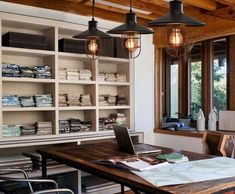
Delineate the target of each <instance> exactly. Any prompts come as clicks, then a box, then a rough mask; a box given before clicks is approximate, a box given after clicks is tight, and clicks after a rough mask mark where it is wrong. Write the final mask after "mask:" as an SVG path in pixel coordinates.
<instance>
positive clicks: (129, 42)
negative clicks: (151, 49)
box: [122, 33, 141, 59]
mask: <svg viewBox="0 0 235 194" xmlns="http://www.w3.org/2000/svg"><path fill="white" fill-rule="evenodd" d="M122 40H123V46H124V47H125V48H126V49H127V50H128V52H129V58H132V59H133V58H136V57H138V56H139V55H140V52H141V35H140V34H137V33H124V34H122Z"/></svg>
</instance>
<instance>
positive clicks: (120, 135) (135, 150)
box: [113, 125, 161, 154]
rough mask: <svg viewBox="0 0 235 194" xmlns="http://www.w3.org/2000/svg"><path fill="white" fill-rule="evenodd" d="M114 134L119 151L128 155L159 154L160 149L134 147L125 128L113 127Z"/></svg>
mask: <svg viewBox="0 0 235 194" xmlns="http://www.w3.org/2000/svg"><path fill="white" fill-rule="evenodd" d="M113 130H114V134H115V137H116V140H117V144H118V147H119V149H120V150H122V151H123V152H126V153H130V154H145V153H146V154H147V153H155V152H161V150H160V149H158V148H156V147H155V146H151V145H147V144H136V145H134V144H133V142H132V139H131V137H130V134H129V131H128V129H127V127H123V126H118V125H113Z"/></svg>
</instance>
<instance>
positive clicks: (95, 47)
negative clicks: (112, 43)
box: [73, 0, 111, 60]
mask: <svg viewBox="0 0 235 194" xmlns="http://www.w3.org/2000/svg"><path fill="white" fill-rule="evenodd" d="M94 15H95V0H93V1H92V20H91V21H89V22H88V30H86V31H84V32H81V33H79V34H77V35H75V36H74V37H73V38H78V39H85V40H86V44H85V46H86V49H85V50H86V55H87V57H88V58H91V59H93V60H95V59H97V58H99V57H100V50H101V47H100V43H101V39H102V38H111V36H110V35H109V34H106V33H104V32H102V31H100V30H98V29H97V23H98V22H97V21H95V19H94Z"/></svg>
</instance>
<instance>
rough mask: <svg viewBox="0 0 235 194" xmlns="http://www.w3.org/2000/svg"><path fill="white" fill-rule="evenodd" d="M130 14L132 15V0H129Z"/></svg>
mask: <svg viewBox="0 0 235 194" xmlns="http://www.w3.org/2000/svg"><path fill="white" fill-rule="evenodd" d="M130 12H131V13H132V0H130Z"/></svg>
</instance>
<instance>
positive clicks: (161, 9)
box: [3, 0, 235, 42]
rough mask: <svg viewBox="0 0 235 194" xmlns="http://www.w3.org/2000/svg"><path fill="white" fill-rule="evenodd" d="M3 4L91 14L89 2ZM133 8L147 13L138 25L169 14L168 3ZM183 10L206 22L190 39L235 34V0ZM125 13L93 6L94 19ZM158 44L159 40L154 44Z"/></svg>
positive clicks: (201, 2)
mask: <svg viewBox="0 0 235 194" xmlns="http://www.w3.org/2000/svg"><path fill="white" fill-rule="evenodd" d="M3 1H6V2H12V3H18V4H24V5H30V6H36V7H41V8H46V9H53V10H59V11H64V12H70V13H75V14H79V15H85V16H90V15H91V0H50V1H41V0H3ZM103 1H106V2H110V3H115V4H119V5H122V6H127V8H128V7H129V1H128V0H103ZM132 1H133V2H132V5H133V7H134V8H136V9H140V10H143V11H145V12H148V13H138V11H136V12H137V16H138V22H139V23H141V24H143V25H146V26H147V23H148V22H150V21H152V20H155V19H157V18H159V17H160V16H163V15H166V14H167V13H168V12H169V3H168V1H169V0H132ZM183 3H184V10H185V13H186V14H187V15H190V16H192V17H195V18H196V19H198V20H201V21H203V22H205V23H206V24H207V25H206V26H205V27H200V28H193V29H190V32H191V33H190V36H191V37H190V38H192V39H193V38H194V39H202V38H203V37H204V38H209V36H215V35H219V34H220V35H222V34H224V35H225V34H229V33H232V32H235V14H234V13H235V11H234V10H235V0H183ZM127 12H128V10H126V9H123V8H121V7H115V6H114V5H113V6H110V5H104V4H103V3H102V2H98V1H97V3H96V9H95V16H96V17H99V18H102V19H107V20H112V21H116V22H122V23H123V22H124V21H125V14H126V13H127ZM155 29H156V31H157V32H158V33H155V37H158V38H156V39H157V40H162V37H161V36H162V35H161V33H162V30H161V29H157V28H155ZM157 42H158V41H157Z"/></svg>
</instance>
